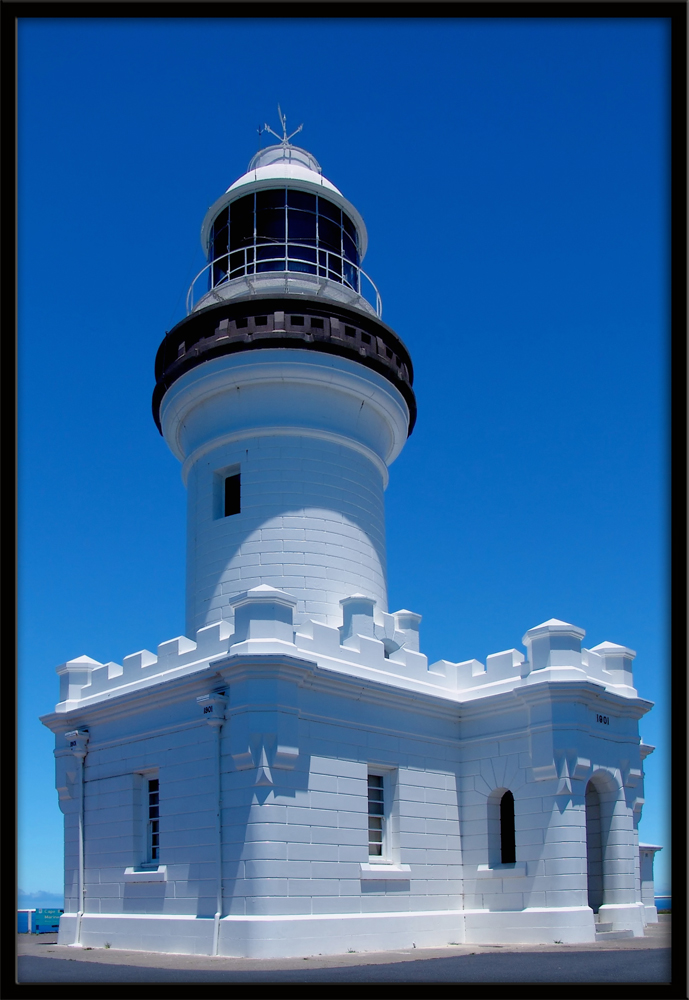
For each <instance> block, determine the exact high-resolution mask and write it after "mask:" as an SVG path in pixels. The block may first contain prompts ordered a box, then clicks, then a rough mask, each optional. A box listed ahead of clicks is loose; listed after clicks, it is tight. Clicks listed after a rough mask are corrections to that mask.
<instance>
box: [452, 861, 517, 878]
mask: <svg viewBox="0 0 689 1000" xmlns="http://www.w3.org/2000/svg"><path fill="white" fill-rule="evenodd" d="M467 867H468V866H467ZM514 875H516V876H519V875H521V876H523V875H526V861H516V862H514V864H511V865H477V866H476V876H475V877H476V878H509V877H510V876H514ZM465 877H466V875H465ZM469 877H470V878H471V876H469Z"/></svg>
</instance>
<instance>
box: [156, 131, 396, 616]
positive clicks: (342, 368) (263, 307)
mask: <svg viewBox="0 0 689 1000" xmlns="http://www.w3.org/2000/svg"><path fill="white" fill-rule="evenodd" d="M201 242H202V245H203V249H204V253H205V254H206V257H207V259H208V263H207V265H206V266H205V267H204V268H203V270H202V271H201V273H200V274H199V275H198V276H197V278H196V279H195V282H194V283H193V285H192V288H191V289H190V294H189V298H188V307H189V310H190V311H189V315H188V316H187V318H186V319H185V320H183V321H182V322H181V323H179V324H178V325H177V326H176V327H175V328H174V329H173V330H172V331H170V333H168V334H167V335H166V337H165V339H164V341H163V343H162V344H161V346H160V349H159V351H158V355H157V358H156V387H155V392H154V397H153V415H154V419H155V421H156V423H157V425H158V427H159V429H160V431H161V433H162V434H163V436H164V438H165V440H166V442H167V444H168V446H169V448H170V449H171V451H172V452H173V454H174V455H175V456H176V457H177V458H178V459H179V460H180V462H181V463H182V477H183V479H184V482H185V484H186V487H187V496H188V501H187V505H188V506H187V510H188V513H187V588H186V593H187V614H186V623H187V634H188V635H194V634H195V633H196V631H197V630H198V629H199V628H202V627H203V626H205V625H210V624H212V623H213V622H216V621H219V620H228V621H232V620H233V617H234V615H233V611H232V600H233V599H234V598H235V597H236V596H237V595H238V594H239V593H242V592H243V591H246V590H249V589H252V588H254V587H257V586H271V587H274V588H277V589H281V590H286V591H287V592H289V593H290V594H291V595H292V596H293V597H294V598H296V601H297V603H296V607H295V615H294V620H295V622H296V623H297V624H301V623H302V622H304V621H307V620H313V621H318V622H323V623H325V624H329V625H340V624H341V620H342V609H341V606H340V602H341V601H342V600H343V599H345V598H347V597H349V596H350V595H351V594H353V593H359V594H361V595H362V596H363V597H365V598H367V599H368V600H369V601H372V602H375V607H376V609H377V610H378V611H379V612H383V613H385V612H387V610H388V608H387V589H386V559H385V517H384V500H383V494H384V490H385V487H386V485H387V481H388V467H389V466H390V464H391V463H392V462H393V461H394V460H395V458H396V457H397V455H398V454H399V453H400V451H401V449H402V447H403V446H404V442H405V441H406V438H407V435H408V434H409V433H411V430H412V428H413V425H414V420H415V418H416V402H415V399H414V393H413V390H412V377H413V375H412V363H411V359H410V357H409V353H408V351H407V349H406V347H405V346H404V344H403V343H402V341H401V340H400V338H399V337H398V336H397V335H396V334H395V332H394V331H393V330H392V329H390V327H389V326H386V325H385V324H384V323H383V321H382V319H381V312H382V306H381V299H380V295H379V294H378V292H377V289H376V287H375V285H374V284H373V282H372V281H371V280H370V279H369V278H368V276H367V275H366V273H365V272H364V271H363V269H362V261H363V259H364V256H365V253H366V246H367V233H366V227H365V225H364V221H363V219H362V218H361V216H360V214H359V212H358V211H357V210H356V208H355V207H354V206H353V205H352V204H350V202H349V201H347V199H346V198H345V197H344V196H343V195H342V194H341V193H340V191H339V190H338V189H337V188H336V187H335V186H334V184H332V183H331V182H330V181H328V180H327V179H326V178H325V177H324V176H323V173H322V171H321V168H320V166H319V164H318V163H317V161H316V160H315V158H314V157H313V156H312V155H311V154H310V153H308V152H306V151H305V150H303V149H300V148H298V147H296V146H293V145H291V144H290V143H289V141H288V139H287V135H286V132H285V133H284V138H283V140H282V141H281V142H280V143H279V144H276V145H273V146H269V147H268V148H267V149H263V150H262V151H261V152H259V153H257V155H256V156H255V157H254V158H253V159H252V161H251V163H250V164H249V167H248V170H247V172H246V173H245V174H244V175H243V176H242V177H240V178H239V179H238V180H237V181H235V182H234V184H232V185H231V186H230V187H229V188H228V190H227V191H226V192H225V193H224V194H223V195H222V196H221V197H220V198H218V199H217V201H216V202H215V203H214V204H213V205H212V206H211V207H210V208H209V210H208V212H207V213H206V216H205V218H204V220H203V225H202V228H201Z"/></svg>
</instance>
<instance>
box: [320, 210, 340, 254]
mask: <svg viewBox="0 0 689 1000" xmlns="http://www.w3.org/2000/svg"><path fill="white" fill-rule="evenodd" d="M341 233H342V230H341V229H340V227H339V226H337V225H335V223H334V222H331V221H330V219H324V218H319V220H318V242H319V243H320V244H321V246H325V247H327V248H328V249H329V250H334V251H335V252H336V253H340V249H341V246H342V236H341Z"/></svg>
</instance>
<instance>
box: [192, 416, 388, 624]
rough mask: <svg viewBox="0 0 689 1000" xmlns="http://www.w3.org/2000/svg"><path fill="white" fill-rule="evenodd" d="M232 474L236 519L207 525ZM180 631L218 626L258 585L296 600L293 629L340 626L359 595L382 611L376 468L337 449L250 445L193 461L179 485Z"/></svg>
mask: <svg viewBox="0 0 689 1000" xmlns="http://www.w3.org/2000/svg"><path fill="white" fill-rule="evenodd" d="M227 469H230V470H231V473H228V474H234V472H235V471H236V472H239V473H240V474H241V507H242V509H241V512H240V513H239V514H235V515H232V516H230V517H220V516H217V495H216V494H217V492H218V490H219V488H221V486H222V481H223V479H222V475H221V474H219V472H220V473H222V470H227ZM187 490H188V508H187V510H188V515H187V531H188V536H187V537H188V541H187V631H188V634H189V635H194V634H195V631H196V629H199V628H201V627H202V626H204V625H206V624H209V623H210V622H212V621H214V620H217V619H218V618H220V617H223V618H226V619H231V618H232V608H231V607H230V604H229V602H230V600H231V599H232V598H233V597H235V596H236V595H237V594H239V593H242V592H243V591H246V590H249V589H250V588H252V587H256V586H259V585H261V584H268V585H269V586H273V587H276V588H278V589H281V590H285V591H287V592H288V593H290V594H292V595H293V596H294V597H296V598H297V607H296V611H295V623H297V624H300V623H301V622H303V621H306V620H309V619H312V620H315V621H320V622H324V623H326V624H330V625H339V624H341V620H342V611H341V608H340V604H339V602H340V600H342V599H343V598H345V597H347V596H349V595H350V594H353V593H357V592H358V593H364V594H366V595H367V596H368V597H371V598H373V599H374V600H375V601H376V602H377V606H378V607H379V608H380V610H381V611H387V589H386V564H385V511H384V498H383V478H382V475H381V470H380V468H379V467H378V466H377V465H375V464H374V463H373V462H372V461H371V460H370V459H369V458H367V457H366V456H365V455H363V454H361V453H360V452H358V451H355V450H353V449H351V448H348V447H346V446H344V445H343V444H340V443H337V442H333V441H324V440H319V439H317V438H312V437H301V436H298V435H279V436H278V435H276V436H260V435H256V436H254V437H251V438H246V439H243V440H241V441H237V442H234V443H233V444H228V445H225V446H221V447H218V448H217V449H216V450H214V451H213V452H211V453H208V454H205V455H203V457H202V458H200V459H199V460H198V461H197V462H195V463H194V465H193V466H192V467H191V469H190V471H189V478H188V481H187Z"/></svg>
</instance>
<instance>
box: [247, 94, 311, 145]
mask: <svg viewBox="0 0 689 1000" xmlns="http://www.w3.org/2000/svg"><path fill="white" fill-rule="evenodd" d="M278 118H279V119H280V124H281V125H282V138H281V137H280V136H279V135H278V134H277V132H273V130H272V128H271V127H270V125H268V124H267V123H266V124H264V126H263V128H260V127H259V129H258V134H259V135H261V134H262V133H263V132H270V134H271V135H274V136H275V138H276V139H279V140H280V142H281V143H282V145H283V146H286V145H287V144H288V143H289V141H290V139H292V138H294V136H295V135H296V134H297V132H301V130H302V129H303V127H304V123H303V122H302V124H301V125H300V126H299V128H297V129H295V130H294V132H292V135H287V115H283V113H282V109H281V108H280V105H279V104H278Z"/></svg>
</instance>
